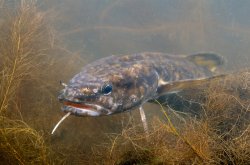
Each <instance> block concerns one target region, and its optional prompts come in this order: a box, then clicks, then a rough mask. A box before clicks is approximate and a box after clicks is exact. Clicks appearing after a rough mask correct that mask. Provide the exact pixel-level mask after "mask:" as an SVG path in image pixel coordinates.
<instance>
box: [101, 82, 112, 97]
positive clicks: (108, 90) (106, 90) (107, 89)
mask: <svg viewBox="0 0 250 165" xmlns="http://www.w3.org/2000/svg"><path fill="white" fill-rule="evenodd" d="M112 88H113V87H112V85H111V84H105V85H104V86H103V87H102V93H103V94H104V95H108V94H110V93H111V92H112Z"/></svg>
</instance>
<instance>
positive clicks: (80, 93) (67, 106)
mask: <svg viewBox="0 0 250 165" xmlns="http://www.w3.org/2000/svg"><path fill="white" fill-rule="evenodd" d="M213 56H215V57H216V58H217V56H216V55H213ZM213 56H212V57H213ZM188 57H189V56H181V55H179V56H178V55H169V54H163V53H157V52H145V53H139V54H133V55H123V56H109V57H106V58H102V59H99V60H97V61H94V62H93V63H90V64H88V65H86V66H85V67H84V68H83V69H82V71H81V72H80V73H78V74H76V75H75V76H74V77H73V78H72V79H71V80H70V82H69V83H68V85H67V86H66V87H65V88H64V89H63V90H62V91H61V94H60V95H59V97H58V98H59V100H60V101H61V102H62V104H63V106H62V110H63V111H64V112H70V113H71V114H73V115H76V116H101V115H110V114H115V113H120V112H124V111H128V110H132V109H135V108H138V107H140V106H141V105H143V104H144V103H145V102H147V101H150V100H153V99H157V98H158V97H160V96H162V95H164V94H167V93H168V92H169V91H159V89H160V88H161V89H162V87H163V86H165V85H169V84H172V83H174V82H179V81H183V80H184V81H185V80H196V79H200V78H205V77H210V76H212V75H213V73H212V72H211V71H210V70H209V69H208V68H207V67H204V66H203V65H198V64H197V63H195V62H194V61H193V60H190V58H188ZM201 57H202V55H201ZM213 58H214V57H213ZM218 59H219V56H218ZM107 85H108V86H109V87H112V89H111V91H110V92H109V93H105V92H104V91H105V90H104V89H105V87H106V86H107Z"/></svg>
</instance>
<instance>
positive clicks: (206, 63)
mask: <svg viewBox="0 0 250 165" xmlns="http://www.w3.org/2000/svg"><path fill="white" fill-rule="evenodd" d="M187 58H188V59H189V60H190V61H192V62H193V63H195V64H196V65H199V66H202V67H205V68H207V69H208V70H210V71H211V72H214V71H215V70H216V69H217V67H218V66H220V65H223V64H224V58H223V57H222V56H220V55H217V54H214V53H198V54H194V55H190V56H187Z"/></svg>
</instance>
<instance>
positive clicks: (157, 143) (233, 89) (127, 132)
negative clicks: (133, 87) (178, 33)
mask: <svg viewBox="0 0 250 165" xmlns="http://www.w3.org/2000/svg"><path fill="white" fill-rule="evenodd" d="M0 2H2V3H0V4H1V9H4V10H1V17H0V20H1V21H0V38H1V40H0V59H1V60H0V153H1V154H0V162H1V164H63V163H65V164H71V163H76V164H77V163H78V164H81V163H82V164H84V163H85V164H86V163H88V164H93V163H94V164H201V163H203V164H247V163H249V160H250V125H249V124H250V123H249V122H250V120H249V119H250V110H249V108H250V71H249V70H244V71H241V72H238V73H233V74H232V75H228V76H226V77H225V78H223V79H221V80H219V81H216V82H211V83H209V84H206V86H205V87H201V88H200V89H194V90H195V92H196V95H195V96H188V95H187V96H186V97H187V98H186V99H187V100H192V101H193V102H196V103H199V105H200V108H201V110H200V115H199V116H198V117H194V116H192V115H189V114H188V113H186V112H185V113H183V112H181V113H180V112H176V111H174V110H172V109H171V108H169V107H162V106H159V111H160V110H162V115H161V116H163V117H161V118H160V119H159V117H154V118H153V119H152V120H150V123H149V125H150V131H149V134H145V133H144V132H143V131H142V126H141V124H135V123H132V124H130V125H127V127H124V128H123V129H122V131H119V132H121V133H113V134H108V135H105V132H104V133H103V132H98V131H96V132H95V133H96V134H97V133H98V134H101V135H99V136H98V138H103V136H106V141H105V143H104V142H103V141H101V142H97V141H96V142H93V145H91V147H87V148H88V149H86V148H85V147H86V145H84V144H87V143H90V142H89V141H85V140H86V139H88V138H85V139H83V138H80V139H77V138H76V137H75V138H73V140H71V141H70V142H67V143H66V142H65V141H64V137H65V135H64V132H63V131H61V132H60V131H59V133H58V135H57V136H51V135H50V132H51V129H52V128H53V126H54V124H55V123H56V122H57V121H58V117H59V116H56V115H55V114H58V113H59V111H56V109H60V105H58V101H57V98H56V97H57V92H58V90H59V88H60V87H59V85H58V84H59V83H58V81H59V80H60V79H61V77H63V79H68V77H67V76H70V75H72V74H73V73H75V72H76V71H77V70H78V67H79V66H81V65H82V64H83V63H85V61H83V60H81V58H80V57H79V54H77V53H72V52H69V51H67V49H64V48H63V47H62V46H59V44H57V43H58V40H57V39H56V33H55V32H54V30H53V29H52V28H51V27H50V20H49V19H50V18H49V13H48V12H42V11H40V10H39V9H38V8H37V7H36V4H35V1H21V2H20V4H16V5H14V6H11V7H10V8H11V9H8V7H7V8H6V7H5V6H4V4H5V3H4V1H1V0H0ZM77 64H79V65H77ZM65 65H67V67H64V66H65ZM191 90H192V89H191ZM54 116H55V117H54ZM117 118H118V119H115V118H113V120H115V121H120V118H121V116H118V117H117ZM81 120H85V121H86V123H85V124H86V125H84V126H82V125H80V126H77V129H79V132H76V134H80V136H81V135H82V134H87V132H84V131H82V129H83V128H82V127H89V131H90V130H91V131H92V130H95V129H97V128H96V127H101V128H102V127H103V125H104V124H103V123H101V124H100V123H98V121H95V124H96V125H94V126H93V125H91V124H88V120H90V119H88V118H86V119H83V118H81ZM107 120H109V119H108V118H106V120H105V119H103V120H100V121H99V122H103V121H106V123H105V124H106V125H105V126H107V127H108V126H110V127H112V126H114V123H115V124H117V122H114V123H108V122H107ZM92 123H93V122H92ZM138 123H139V122H138ZM68 127H69V128H72V127H73V126H72V125H71V126H68ZM68 132H69V131H68ZM117 132H118V131H117ZM88 134H90V133H89V132H88ZM91 135H93V134H90V135H89V136H90V138H89V139H92V136H91ZM95 136H96V135H95ZM77 137H79V136H77ZM71 138H72V137H71ZM58 139H61V141H60V140H58ZM70 143H73V144H72V145H71V144H70ZM91 143H92V142H91ZM94 144H95V145H94ZM96 144H98V145H96ZM76 146H77V147H76ZM89 148H90V149H89Z"/></svg>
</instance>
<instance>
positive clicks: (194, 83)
mask: <svg viewBox="0 0 250 165" xmlns="http://www.w3.org/2000/svg"><path fill="white" fill-rule="evenodd" d="M225 76H226V75H224V74H223V75H217V76H213V77H206V78H200V79H192V80H191V79H187V80H181V81H174V82H169V83H166V84H164V85H161V86H159V87H158V89H157V92H158V96H161V95H164V94H168V93H175V92H177V91H182V90H185V89H191V88H195V87H198V86H201V85H204V84H206V83H209V82H210V81H213V80H216V79H217V80H219V79H221V78H223V77H225Z"/></svg>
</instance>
